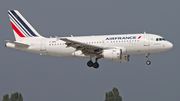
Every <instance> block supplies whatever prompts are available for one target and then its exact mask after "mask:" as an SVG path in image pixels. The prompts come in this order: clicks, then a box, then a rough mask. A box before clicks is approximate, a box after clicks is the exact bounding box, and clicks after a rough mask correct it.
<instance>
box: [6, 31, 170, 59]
mask: <svg viewBox="0 0 180 101" xmlns="http://www.w3.org/2000/svg"><path fill="white" fill-rule="evenodd" d="M66 38H68V39H71V40H75V41H78V42H82V43H85V44H91V45H95V46H99V47H102V48H106V47H107V48H118V47H124V48H125V49H126V52H124V53H123V55H139V54H154V53H161V52H165V51H168V50H170V49H171V48H172V47H173V45H172V44H171V43H170V42H169V41H166V40H157V39H158V38H160V39H162V37H161V36H159V35H155V34H124V35H101V36H80V37H66ZM22 41H23V42H24V43H27V44H29V45H30V46H29V47H21V46H16V45H14V44H12V43H7V44H6V46H7V47H10V48H14V49H17V50H21V51H26V52H31V53H36V54H40V55H48V56H56V57H87V58H89V57H90V56H84V55H83V56H74V54H73V53H74V52H75V51H76V49H75V48H73V47H67V45H66V44H65V42H64V41H62V40H59V39H58V38H44V37H43V38H39V37H37V38H26V40H22Z"/></svg>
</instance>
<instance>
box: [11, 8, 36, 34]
mask: <svg viewBox="0 0 180 101" xmlns="http://www.w3.org/2000/svg"><path fill="white" fill-rule="evenodd" d="M11 13H12V14H13V15H14V16H15V17H16V16H17V17H16V18H17V19H18V20H19V21H20V22H21V24H22V25H23V26H24V27H25V28H26V29H27V30H28V31H29V33H30V34H31V35H32V36H37V35H36V34H34V32H33V31H32V30H31V29H30V28H29V27H28V26H27V25H26V24H25V23H24V21H23V20H22V19H21V18H20V17H19V16H18V15H17V14H16V12H14V11H11Z"/></svg>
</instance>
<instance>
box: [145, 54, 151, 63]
mask: <svg viewBox="0 0 180 101" xmlns="http://www.w3.org/2000/svg"><path fill="white" fill-rule="evenodd" d="M146 59H147V61H146V64H147V65H150V64H151V61H149V54H146Z"/></svg>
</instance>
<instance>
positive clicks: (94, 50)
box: [59, 38, 104, 55]
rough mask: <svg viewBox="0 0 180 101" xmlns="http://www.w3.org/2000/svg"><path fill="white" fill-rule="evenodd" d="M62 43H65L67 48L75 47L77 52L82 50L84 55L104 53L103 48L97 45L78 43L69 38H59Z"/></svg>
mask: <svg viewBox="0 0 180 101" xmlns="http://www.w3.org/2000/svg"><path fill="white" fill-rule="evenodd" d="M59 39H60V40H62V41H65V42H66V43H65V44H66V45H67V47H73V48H75V49H76V50H81V51H82V52H83V54H85V55H88V54H100V53H102V50H103V49H104V48H103V47H100V46H96V45H90V44H86V43H82V42H78V41H75V40H71V39H67V38H59Z"/></svg>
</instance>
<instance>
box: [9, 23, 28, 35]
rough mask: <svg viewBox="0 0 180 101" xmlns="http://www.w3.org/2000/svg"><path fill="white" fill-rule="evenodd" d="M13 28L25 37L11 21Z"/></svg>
mask: <svg viewBox="0 0 180 101" xmlns="http://www.w3.org/2000/svg"><path fill="white" fill-rule="evenodd" d="M11 25H12V28H13V30H14V31H15V32H16V33H17V34H18V35H19V36H20V37H25V36H24V35H23V34H22V33H21V32H20V31H19V29H17V27H16V26H15V25H14V24H13V23H12V22H11Z"/></svg>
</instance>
